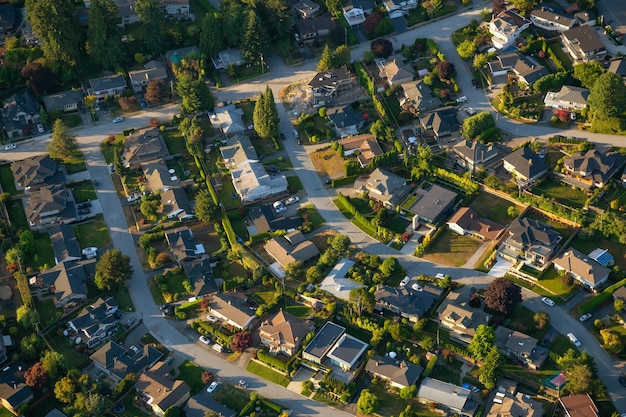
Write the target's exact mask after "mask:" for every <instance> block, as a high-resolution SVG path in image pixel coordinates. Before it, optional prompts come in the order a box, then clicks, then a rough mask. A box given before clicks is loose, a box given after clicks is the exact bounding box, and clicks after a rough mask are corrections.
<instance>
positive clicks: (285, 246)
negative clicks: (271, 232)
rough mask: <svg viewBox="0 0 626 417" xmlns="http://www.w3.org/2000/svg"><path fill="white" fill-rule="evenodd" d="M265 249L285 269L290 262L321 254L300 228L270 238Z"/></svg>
mask: <svg viewBox="0 0 626 417" xmlns="http://www.w3.org/2000/svg"><path fill="white" fill-rule="evenodd" d="M263 249H265V251H266V252H267V253H268V255H270V256H271V257H272V258H274V259H275V260H276V262H278V264H279V265H280V266H281V267H282V268H283V269H284V268H285V267H286V266H287V265H289V264H290V263H293V262H296V261H300V262H306V261H308V260H309V259H311V258H314V257H316V256H318V255H319V254H320V251H319V250H318V249H317V246H315V244H314V243H313V242H311V241H310V240H308V239H307V238H306V237H305V236H304V234H302V232H301V231H300V230H295V231H293V232H291V233H287V234H286V235H284V236H277V237H275V238H273V239H270V240H269V241H268V242H267V243H266V244H265V246H263Z"/></svg>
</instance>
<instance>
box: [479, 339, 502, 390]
mask: <svg viewBox="0 0 626 417" xmlns="http://www.w3.org/2000/svg"><path fill="white" fill-rule="evenodd" d="M503 376H504V359H503V358H502V355H500V352H498V349H497V348H496V347H495V346H491V349H490V350H489V353H488V354H487V356H486V357H485V361H484V363H483V365H482V366H481V367H480V376H479V377H478V380H479V381H480V382H482V383H483V385H485V388H487V389H493V388H495V386H496V382H498V380H499V379H500V378H502V377H503Z"/></svg>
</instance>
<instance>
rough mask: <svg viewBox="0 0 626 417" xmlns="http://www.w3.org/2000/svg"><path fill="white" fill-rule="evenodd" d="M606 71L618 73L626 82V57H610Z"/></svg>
mask: <svg viewBox="0 0 626 417" xmlns="http://www.w3.org/2000/svg"><path fill="white" fill-rule="evenodd" d="M607 72H612V73H613V74H617V75H619V76H620V77H622V78H623V79H624V82H625V83H626V59H624V58H615V59H612V60H611V63H610V64H609V67H608V68H607Z"/></svg>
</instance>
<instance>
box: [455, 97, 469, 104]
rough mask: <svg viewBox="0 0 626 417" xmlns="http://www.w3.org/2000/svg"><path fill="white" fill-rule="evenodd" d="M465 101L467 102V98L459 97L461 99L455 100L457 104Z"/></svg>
mask: <svg viewBox="0 0 626 417" xmlns="http://www.w3.org/2000/svg"><path fill="white" fill-rule="evenodd" d="M466 101H467V97H465V96H461V97H459V98H457V99H456V102H457V103H465V102H466Z"/></svg>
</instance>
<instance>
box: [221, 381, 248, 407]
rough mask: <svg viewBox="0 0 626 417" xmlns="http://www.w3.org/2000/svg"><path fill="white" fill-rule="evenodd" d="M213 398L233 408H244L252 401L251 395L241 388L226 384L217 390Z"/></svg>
mask: <svg viewBox="0 0 626 417" xmlns="http://www.w3.org/2000/svg"><path fill="white" fill-rule="evenodd" d="M213 400H215V401H217V402H218V403H220V404H223V405H225V406H226V407H228V408H230V409H231V410H242V409H243V408H244V407H245V406H246V404H248V403H249V402H250V395H249V394H248V393H247V392H245V391H244V390H242V389H240V388H237V387H233V386H232V385H228V384H224V385H221V386H220V388H219V390H217V391H216V392H215V394H214V395H213Z"/></svg>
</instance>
